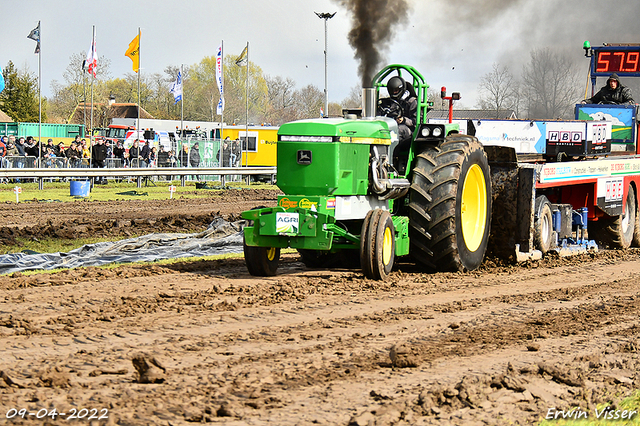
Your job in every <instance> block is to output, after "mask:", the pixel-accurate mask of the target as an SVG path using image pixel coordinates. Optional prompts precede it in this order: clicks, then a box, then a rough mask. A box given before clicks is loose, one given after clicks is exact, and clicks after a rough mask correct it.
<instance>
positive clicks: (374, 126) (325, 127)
mask: <svg viewBox="0 0 640 426" xmlns="http://www.w3.org/2000/svg"><path fill="white" fill-rule="evenodd" d="M397 134H398V126H397V124H396V122H395V120H392V119H389V118H386V117H376V118H375V119H365V120H349V119H344V118H329V119H326V118H317V119H310V120H299V121H294V122H291V123H286V124H283V125H282V126H280V129H279V130H278V136H279V139H281V140H291V138H287V136H292V137H305V136H307V137H310V138H313V139H306V138H300V139H299V140H300V141H303V140H306V141H314V142H338V141H340V142H352V143H369V144H382V145H389V144H391V143H392V141H394V140H396V139H397ZM318 137H324V138H323V139H322V140H320V139H315V138H318Z"/></svg>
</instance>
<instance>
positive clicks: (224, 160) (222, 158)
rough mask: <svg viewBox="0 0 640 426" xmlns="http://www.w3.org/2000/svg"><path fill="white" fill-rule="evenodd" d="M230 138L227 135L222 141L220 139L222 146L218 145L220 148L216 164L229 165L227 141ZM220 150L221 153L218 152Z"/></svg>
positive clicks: (229, 154) (229, 151)
mask: <svg viewBox="0 0 640 426" xmlns="http://www.w3.org/2000/svg"><path fill="white" fill-rule="evenodd" d="M230 141H231V140H230V139H229V136H227V137H226V138H225V139H224V140H223V141H222V146H221V147H220V150H219V151H218V164H219V165H220V166H221V167H229V160H230V158H231V148H230V147H229V142H230ZM221 152H222V154H220V153H221Z"/></svg>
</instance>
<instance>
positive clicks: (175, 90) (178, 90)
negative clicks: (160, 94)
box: [169, 71, 182, 105]
mask: <svg viewBox="0 0 640 426" xmlns="http://www.w3.org/2000/svg"><path fill="white" fill-rule="evenodd" d="M169 93H171V94H173V99H174V100H175V103H174V105H175V104H177V103H178V102H180V101H181V100H182V73H181V72H180V71H178V78H176V81H174V82H173V83H172V84H171V89H169Z"/></svg>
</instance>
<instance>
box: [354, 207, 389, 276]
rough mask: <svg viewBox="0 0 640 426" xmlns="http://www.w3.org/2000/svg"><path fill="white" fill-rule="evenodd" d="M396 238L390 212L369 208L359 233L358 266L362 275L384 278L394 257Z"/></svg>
mask: <svg viewBox="0 0 640 426" xmlns="http://www.w3.org/2000/svg"><path fill="white" fill-rule="evenodd" d="M395 251H396V240H395V229H394V226H393V219H392V218H391V214H390V213H389V212H388V211H386V210H381V209H375V210H371V211H370V212H369V213H368V214H367V216H366V217H365V219H364V222H363V224H362V231H361V233H360V266H361V268H362V272H363V273H364V276H365V277H366V278H369V279H374V280H385V279H386V278H387V276H388V275H389V273H390V272H391V269H393V262H394V259H395Z"/></svg>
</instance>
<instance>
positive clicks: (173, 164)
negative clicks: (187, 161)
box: [167, 151, 178, 167]
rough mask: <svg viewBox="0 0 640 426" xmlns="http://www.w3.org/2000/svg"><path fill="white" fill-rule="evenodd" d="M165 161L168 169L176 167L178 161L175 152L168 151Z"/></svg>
mask: <svg viewBox="0 0 640 426" xmlns="http://www.w3.org/2000/svg"><path fill="white" fill-rule="evenodd" d="M167 161H168V162H169V167H178V159H177V158H176V153H175V152H173V151H169V154H168V158H167Z"/></svg>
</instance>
